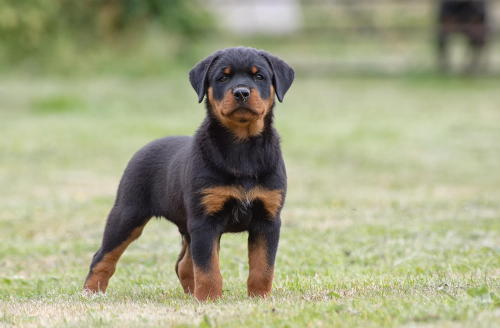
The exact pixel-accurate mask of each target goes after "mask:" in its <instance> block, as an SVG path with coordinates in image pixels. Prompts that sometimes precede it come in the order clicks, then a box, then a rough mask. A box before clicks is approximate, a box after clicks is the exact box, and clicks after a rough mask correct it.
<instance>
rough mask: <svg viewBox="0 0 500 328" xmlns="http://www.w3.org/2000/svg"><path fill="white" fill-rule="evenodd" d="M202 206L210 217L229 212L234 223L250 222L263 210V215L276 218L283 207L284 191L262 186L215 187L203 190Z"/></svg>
mask: <svg viewBox="0 0 500 328" xmlns="http://www.w3.org/2000/svg"><path fill="white" fill-rule="evenodd" d="M201 194H202V198H201V204H202V206H203V208H204V210H205V213H206V214H208V215H214V214H217V213H219V212H221V211H223V210H229V211H230V213H231V214H232V220H233V221H241V220H242V219H245V220H248V219H251V217H252V216H253V215H254V214H255V210H256V209H258V208H261V209H262V210H261V211H262V212H264V213H262V215H263V216H266V218H269V219H272V218H274V217H275V216H276V215H277V213H278V210H279V209H280V207H281V204H282V199H283V191H282V190H280V189H267V188H264V187H262V186H254V187H251V188H244V187H242V186H239V185H225V186H215V187H210V188H206V189H204V190H202V192H201Z"/></svg>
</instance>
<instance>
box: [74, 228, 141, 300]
mask: <svg viewBox="0 0 500 328" xmlns="http://www.w3.org/2000/svg"><path fill="white" fill-rule="evenodd" d="M142 229H144V226H142V227H138V228H135V229H134V230H133V231H132V233H131V234H130V236H129V237H128V238H127V240H125V241H124V242H122V243H121V244H120V245H119V246H118V247H116V248H115V249H113V250H112V251H111V252H109V253H106V254H105V255H104V257H103V258H102V260H101V261H100V262H99V263H97V264H96V265H95V266H94V267H93V268H92V271H91V273H90V275H89V276H88V278H87V280H86V281H85V285H84V289H86V290H89V291H91V292H99V291H102V292H105V291H106V288H107V287H108V282H109V278H111V276H112V275H113V273H114V272H115V269H116V262H118V260H119V259H120V256H121V255H122V254H123V252H124V251H125V249H126V248H127V247H128V245H130V243H131V242H133V241H134V240H136V239H137V238H138V237H139V236H140V235H141V233H142Z"/></svg>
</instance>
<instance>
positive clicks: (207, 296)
mask: <svg viewBox="0 0 500 328" xmlns="http://www.w3.org/2000/svg"><path fill="white" fill-rule="evenodd" d="M219 242H220V240H217V241H215V243H214V245H213V246H212V258H211V261H210V267H209V269H208V270H203V268H199V267H198V266H197V265H196V264H194V266H193V267H194V270H193V271H194V297H196V299H198V300H199V301H206V300H215V299H218V298H219V297H221V296H222V275H221V274H220V268H219Z"/></svg>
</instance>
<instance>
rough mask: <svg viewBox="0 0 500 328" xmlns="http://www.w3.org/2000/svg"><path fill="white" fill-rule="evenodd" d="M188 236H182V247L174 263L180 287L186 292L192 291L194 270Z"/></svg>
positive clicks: (190, 292)
mask: <svg viewBox="0 0 500 328" xmlns="http://www.w3.org/2000/svg"><path fill="white" fill-rule="evenodd" d="M189 244H190V238H189V236H188V235H183V236H182V249H181V252H180V254H179V258H178V259H177V263H176V264H175V273H177V277H179V281H180V282H181V285H182V288H183V289H184V292H185V293H187V294H193V293H194V271H193V258H192V257H191V250H190V245H189Z"/></svg>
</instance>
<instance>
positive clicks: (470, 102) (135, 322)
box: [0, 74, 500, 328]
mask: <svg viewBox="0 0 500 328" xmlns="http://www.w3.org/2000/svg"><path fill="white" fill-rule="evenodd" d="M0 86H1V87H0V130H1V131H2V137H1V138H0V199H1V201H0V240H1V242H0V327H4V326H5V327H10V326H15V327H38V326H51V327H89V326H93V327H96V326H97V327H98V326H106V327H107V326H112V327H120V328H122V327H143V326H180V327H188V326H202V327H211V326H221V327H245V326H248V327H297V326H309V327H353V326H359V327H394V326H404V327H415V326H419V327H494V326H495V325H496V324H498V322H499V319H500V318H499V317H500V300H499V298H500V281H499V278H500V277H499V276H500V201H499V200H500V142H499V140H500V127H499V122H500V110H499V107H498V106H499V105H498V104H500V93H499V92H498V90H500V83H499V82H498V80H494V79H480V78H477V79H471V80H466V79H453V78H439V77H433V76H414V77H410V78H376V77H369V78H363V77H357V78H341V79H320V78H312V77H308V78H306V77H303V76H300V75H299V76H298V77H297V81H296V83H295V84H294V86H293V87H292V89H291V90H290V93H289V94H288V95H287V97H286V99H285V103H284V104H280V105H279V106H278V107H277V108H276V117H277V118H276V122H277V127H278V129H279V131H280V133H281V135H282V146H283V150H284V153H285V159H286V162H287V166H288V175H289V194H288V198H287V203H286V207H285V209H284V211H283V229H282V239H281V243H280V248H279V252H278V258H277V264H276V277H275V282H274V293H273V296H272V297H270V298H269V299H266V300H260V299H248V298H247V297H246V286H245V283H246V277H247V270H248V267H247V261H246V258H247V255H246V254H247V253H246V236H245V235H244V234H239V235H225V236H224V237H223V239H222V247H221V266H222V274H223V277H224V297H223V299H221V300H220V301H217V302H214V303H198V302H197V301H195V300H194V299H193V298H191V297H188V296H186V295H184V294H183V292H182V290H181V287H180V284H179V283H178V281H177V277H176V276H175V273H174V270H173V268H174V263H175V260H176V256H177V253H178V251H179V249H180V239H179V236H178V233H177V231H176V228H175V227H174V226H173V225H172V224H170V223H168V222H166V221H162V220H154V221H152V222H151V223H150V224H149V225H148V226H147V227H146V229H145V231H144V233H143V236H142V237H141V238H140V239H139V240H138V241H137V242H135V243H134V244H132V245H131V246H130V247H129V249H128V250H127V252H126V253H125V255H124V257H123V258H122V260H121V261H120V262H119V265H118V269H117V272H116V274H115V276H114V277H113V278H112V280H111V282H110V287H109V289H108V293H107V294H106V295H105V296H104V295H98V296H95V297H91V296H88V295H84V294H82V293H81V287H82V284H83V280H84V278H85V275H86V273H87V269H88V265H89V261H90V259H91V256H92V254H93V252H94V251H95V250H96V249H97V248H98V245H99V242H100V238H101V234H102V229H103V226H104V220H105V217H106V215H107V212H108V210H109V209H110V206H111V205H112V202H113V198H114V192H115V189H116V187H117V184H118V181H119V178H120V175H121V173H122V170H123V169H124V167H125V165H126V162H127V161H128V159H129V158H130V157H131V155H132V154H133V153H134V152H135V151H136V150H137V149H138V148H139V147H141V146H142V145H144V144H145V143H147V142H148V141H150V140H152V139H155V138H159V137H162V136H165V135H175V134H193V132H194V131H195V129H196V128H197V126H198V124H199V123H200V121H201V119H202V117H203V114H204V111H203V109H202V106H201V105H197V103H196V99H195V94H194V92H193V91H192V90H191V89H190V86H189V83H188V81H187V79H186V74H183V75H178V76H177V75H175V76H166V77H163V78H161V77H157V78H151V77H150V78H147V77H143V78H134V79H132V78H123V79H120V78H106V77H99V78H91V77H88V78H84V77H81V78H72V79H70V78H68V79H62V78H47V79H33V78H23V77H19V76H17V77H16V76H13V77H10V78H6V77H4V78H3V79H2V80H1V81H0Z"/></svg>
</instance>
